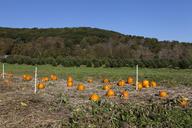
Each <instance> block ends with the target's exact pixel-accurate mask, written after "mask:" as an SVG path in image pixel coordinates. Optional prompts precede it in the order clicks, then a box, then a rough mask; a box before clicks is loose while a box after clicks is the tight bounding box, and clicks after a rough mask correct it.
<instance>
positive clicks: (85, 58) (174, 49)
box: [0, 27, 192, 68]
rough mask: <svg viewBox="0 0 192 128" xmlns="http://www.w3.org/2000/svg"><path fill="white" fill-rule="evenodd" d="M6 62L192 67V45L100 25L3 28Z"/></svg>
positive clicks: (1, 51)
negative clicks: (113, 29) (91, 26)
mask: <svg viewBox="0 0 192 128" xmlns="http://www.w3.org/2000/svg"><path fill="white" fill-rule="evenodd" d="M0 55H1V56H3V55H9V57H8V58H6V59H3V60H2V61H4V62H8V63H19V64H22V63H25V64H52V65H58V64H62V65H64V66H79V65H82V64H83V65H87V66H95V67H99V66H107V67H122V66H133V65H135V64H139V65H140V66H142V67H152V68H156V67H158V68H159V67H173V68H175V67H180V68H191V67H192V44H191V43H185V42H178V41H158V40H157V39H155V38H145V37H141V36H131V35H124V34H121V33H118V32H114V31H108V30H103V29H98V28H89V27H80V28H47V29H39V28H31V29H29V28H0Z"/></svg>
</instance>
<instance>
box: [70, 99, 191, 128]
mask: <svg viewBox="0 0 192 128" xmlns="http://www.w3.org/2000/svg"><path fill="white" fill-rule="evenodd" d="M77 110H78V111H77ZM70 120H71V122H70V125H71V126H73V127H79V126H81V127H88V126H102V127H112V128H115V127H160V128H164V127H174V128H176V127H190V126H191V125H192V109H190V108H189V109H186V110H182V109H181V108H175V107H174V106H169V107H168V106H166V105H163V104H157V103H154V104H148V105H146V104H143V105H136V104H134V103H121V104H118V103H112V102H107V101H104V102H101V103H91V104H86V105H85V106H78V108H74V111H73V113H72V117H71V119H70Z"/></svg>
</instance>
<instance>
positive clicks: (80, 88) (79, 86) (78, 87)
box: [77, 84, 85, 91]
mask: <svg viewBox="0 0 192 128" xmlns="http://www.w3.org/2000/svg"><path fill="white" fill-rule="evenodd" d="M77 90H79V91H83V90H85V86H84V85H83V84H79V85H78V86H77Z"/></svg>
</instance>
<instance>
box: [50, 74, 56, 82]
mask: <svg viewBox="0 0 192 128" xmlns="http://www.w3.org/2000/svg"><path fill="white" fill-rule="evenodd" d="M50 79H51V80H53V81H55V80H57V79H58V78H57V76H56V75H54V74H52V75H51V76H50Z"/></svg>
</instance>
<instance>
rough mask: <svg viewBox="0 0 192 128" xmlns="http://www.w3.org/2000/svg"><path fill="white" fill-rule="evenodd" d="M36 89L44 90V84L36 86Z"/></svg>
mask: <svg viewBox="0 0 192 128" xmlns="http://www.w3.org/2000/svg"><path fill="white" fill-rule="evenodd" d="M37 88H38V89H44V88H45V84H44V83H39V84H37Z"/></svg>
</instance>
